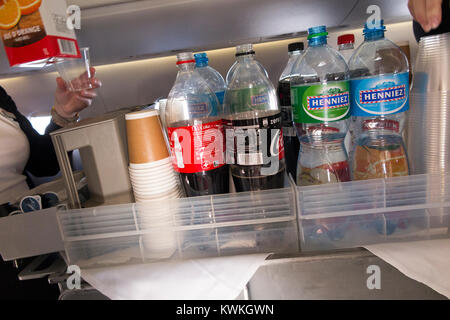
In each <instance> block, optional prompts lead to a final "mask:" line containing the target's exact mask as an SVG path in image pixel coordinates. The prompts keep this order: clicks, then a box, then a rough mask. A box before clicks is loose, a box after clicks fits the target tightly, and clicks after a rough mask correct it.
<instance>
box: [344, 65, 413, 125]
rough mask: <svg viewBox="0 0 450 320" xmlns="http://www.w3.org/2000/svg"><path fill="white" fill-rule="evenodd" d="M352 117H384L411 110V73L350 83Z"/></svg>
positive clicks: (356, 80) (357, 80)
mask: <svg viewBox="0 0 450 320" xmlns="http://www.w3.org/2000/svg"><path fill="white" fill-rule="evenodd" d="M350 87H351V94H352V100H351V104H352V115H353V116H357V117H365V116H374V115H377V116H384V115H389V114H395V113H399V112H405V111H407V110H408V109H409V72H403V73H398V74H389V75H384V76H375V77H370V78H364V79H355V80H352V81H351V82H350Z"/></svg>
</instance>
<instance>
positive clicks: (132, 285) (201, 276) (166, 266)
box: [81, 254, 269, 300]
mask: <svg viewBox="0 0 450 320" xmlns="http://www.w3.org/2000/svg"><path fill="white" fill-rule="evenodd" d="M268 255H269V254H252V255H238V256H230V257H217V258H208V259H195V260H183V261H172V262H155V263H149V264H135V265H124V266H117V267H110V268H96V269H83V270H82V271H81V276H82V278H83V279H84V280H85V281H87V282H88V283H89V284H90V285H92V286H93V287H94V288H96V289H97V290H99V291H100V292H101V293H103V294H104V295H105V296H107V297H108V298H110V299H113V300H124V299H127V300H153V299H155V300H230V299H236V298H237V297H238V296H239V294H240V293H241V291H242V290H243V289H244V287H245V285H246V284H247V282H248V281H249V280H250V279H251V278H252V276H253V275H254V274H255V272H256V270H258V268H259V267H260V266H261V265H262V264H263V263H264V261H265V259H266V258H267V256H268Z"/></svg>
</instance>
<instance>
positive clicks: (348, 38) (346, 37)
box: [337, 33, 355, 45]
mask: <svg viewBox="0 0 450 320" xmlns="http://www.w3.org/2000/svg"><path fill="white" fill-rule="evenodd" d="M344 43H355V36H354V35H353V34H351V33H348V34H343V35H342V36H339V37H338V39H337V44H338V45H340V44H344Z"/></svg>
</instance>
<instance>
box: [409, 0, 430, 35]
mask: <svg viewBox="0 0 450 320" xmlns="http://www.w3.org/2000/svg"><path fill="white" fill-rule="evenodd" d="M426 1H427V0H412V2H413V7H414V16H413V17H414V19H415V20H416V21H417V22H418V23H419V24H420V25H421V27H422V29H423V31H425V32H429V31H430V30H431V28H430V27H429V26H428V19H427V12H426V10H427V6H426Z"/></svg>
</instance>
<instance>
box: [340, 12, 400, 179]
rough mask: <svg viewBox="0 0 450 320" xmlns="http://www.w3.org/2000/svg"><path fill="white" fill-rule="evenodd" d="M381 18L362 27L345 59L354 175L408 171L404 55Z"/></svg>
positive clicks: (391, 174)
mask: <svg viewBox="0 0 450 320" xmlns="http://www.w3.org/2000/svg"><path fill="white" fill-rule="evenodd" d="M385 30H386V27H385V26H384V25H383V21H382V20H381V21H375V23H374V25H371V26H368V25H367V24H366V25H365V27H364V42H363V43H362V44H361V45H360V46H359V47H358V48H357V49H356V51H355V53H354V54H353V56H352V58H351V59H350V61H349V68H350V74H351V78H352V80H351V93H352V99H351V103H352V115H353V116H354V117H355V122H354V123H355V127H354V134H355V138H356V140H355V146H354V149H353V150H352V169H353V170H352V172H353V178H354V179H355V180H363V179H371V178H388V177H396V176H404V175H408V174H409V165H408V158H407V153H406V148H405V144H404V142H403V138H402V132H403V128H404V124H405V120H406V111H407V110H408V109H409V65H408V59H407V58H406V56H405V55H404V53H403V52H402V51H401V49H400V48H399V47H398V46H396V45H395V44H394V43H393V42H391V41H390V40H388V39H386V38H385V37H384V33H385Z"/></svg>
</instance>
